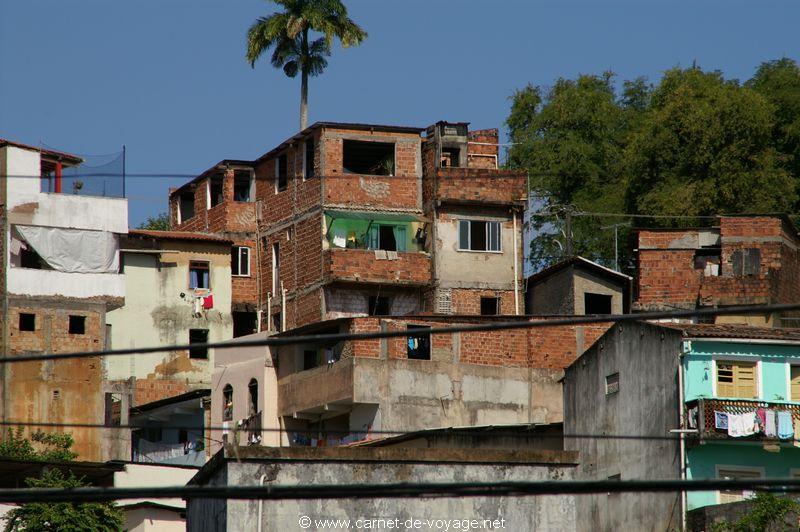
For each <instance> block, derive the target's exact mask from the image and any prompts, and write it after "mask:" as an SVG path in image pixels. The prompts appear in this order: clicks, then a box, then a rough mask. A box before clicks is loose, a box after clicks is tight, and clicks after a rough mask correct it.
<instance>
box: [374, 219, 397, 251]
mask: <svg viewBox="0 0 800 532" xmlns="http://www.w3.org/2000/svg"><path fill="white" fill-rule="evenodd" d="M378 232H379V235H378V238H379V239H380V244H379V246H380V249H385V250H386V251H397V240H396V239H395V237H394V227H392V226H391V225H381V226H378Z"/></svg>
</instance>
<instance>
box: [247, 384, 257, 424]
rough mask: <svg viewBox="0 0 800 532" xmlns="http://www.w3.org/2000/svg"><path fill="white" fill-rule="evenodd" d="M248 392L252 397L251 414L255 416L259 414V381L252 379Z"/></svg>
mask: <svg viewBox="0 0 800 532" xmlns="http://www.w3.org/2000/svg"><path fill="white" fill-rule="evenodd" d="M247 392H248V395H249V396H250V405H249V407H250V409H249V414H250V415H251V416H252V415H253V414H255V413H257V412H258V381H257V380H255V379H250V383H249V384H248V385H247Z"/></svg>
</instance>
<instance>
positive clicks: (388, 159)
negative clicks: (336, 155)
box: [342, 140, 394, 175]
mask: <svg viewBox="0 0 800 532" xmlns="http://www.w3.org/2000/svg"><path fill="white" fill-rule="evenodd" d="M342 149H343V151H344V153H343V155H342V160H343V167H344V173H346V174H366V175H394V144H392V143H389V142H364V141H359V140H345V141H344V142H343V147H342Z"/></svg>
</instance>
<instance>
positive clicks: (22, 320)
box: [19, 312, 36, 331]
mask: <svg viewBox="0 0 800 532" xmlns="http://www.w3.org/2000/svg"><path fill="white" fill-rule="evenodd" d="M19 330H20V331H35V330H36V314H28V313H25V312H20V313H19Z"/></svg>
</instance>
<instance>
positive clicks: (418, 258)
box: [324, 248, 431, 286]
mask: <svg viewBox="0 0 800 532" xmlns="http://www.w3.org/2000/svg"><path fill="white" fill-rule="evenodd" d="M324 260H325V277H326V279H327V280H329V281H350V282H359V283H379V284H399V285H410V286H421V285H426V284H428V283H430V281H431V258H430V255H428V254H427V253H423V252H406V251H384V250H370V249H348V248H334V249H328V250H326V251H325V253H324Z"/></svg>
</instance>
